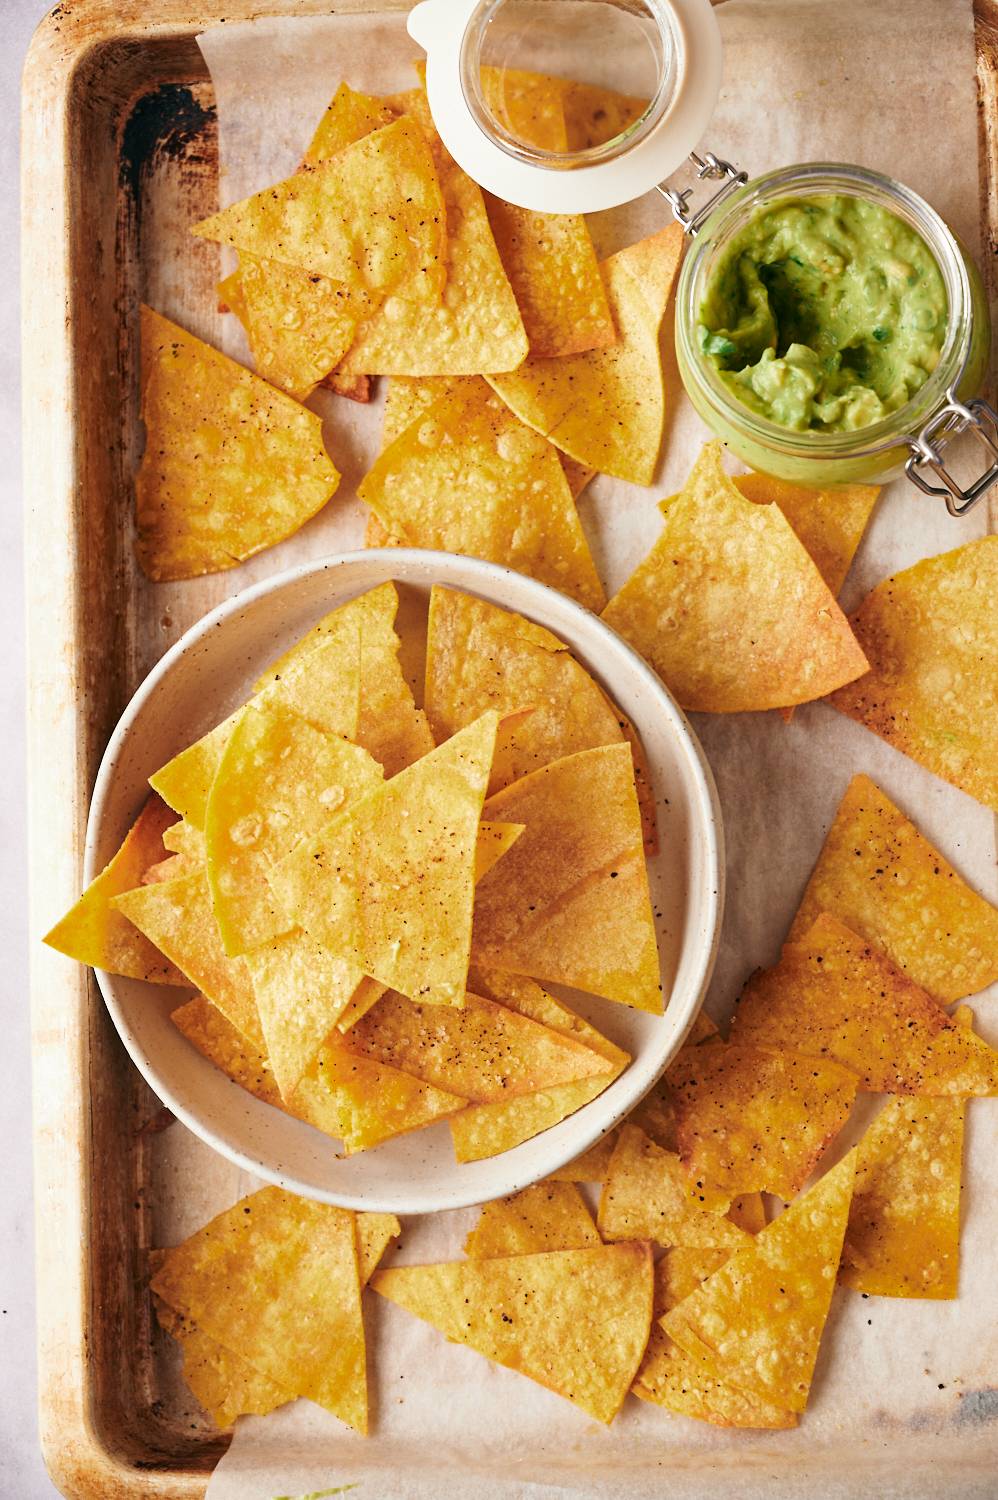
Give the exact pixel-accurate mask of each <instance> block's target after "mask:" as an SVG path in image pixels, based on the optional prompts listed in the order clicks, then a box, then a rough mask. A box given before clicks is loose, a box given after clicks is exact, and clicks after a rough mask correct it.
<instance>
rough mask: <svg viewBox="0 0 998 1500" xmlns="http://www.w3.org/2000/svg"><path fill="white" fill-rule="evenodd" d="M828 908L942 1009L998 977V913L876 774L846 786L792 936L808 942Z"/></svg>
mask: <svg viewBox="0 0 998 1500" xmlns="http://www.w3.org/2000/svg"><path fill="white" fill-rule="evenodd" d="M823 911H827V912H830V913H831V914H832V916H834V917H838V919H839V921H840V922H843V923H845V925H846V926H847V927H850V928H851V929H852V930H853V932H856V933H858V934H859V935H860V936H861V937H865V938H866V939H867V940H868V941H869V942H871V943H874V944H876V946H877V947H878V948H880V949H881V950H882V951H883V952H884V953H886V954H887V956H888V958H890V959H891V960H892V961H893V962H894V963H895V964H896V965H897V966H898V968H899V969H903V970H904V972H905V973H906V974H907V975H908V977H909V978H910V979H913V980H914V981H915V983H916V984H918V985H921V987H922V989H923V990H927V991H928V992H929V994H930V995H932V996H934V998H935V999H936V1000H939V1001H940V1002H941V1003H942V1004H943V1005H949V1004H950V1003H951V1002H952V1001H954V1000H963V999H964V998H965V997H966V996H967V995H973V994H976V993H977V991H978V990H983V989H986V988H987V986H988V985H989V984H993V983H994V981H995V980H996V979H998V910H996V908H995V907H993V906H992V905H991V903H990V902H989V901H985V899H984V897H983V896H979V895H978V894H977V892H976V891H974V890H972V889H971V888H970V886H969V885H967V884H966V882H965V881H964V880H962V879H961V878H960V876H959V875H958V874H957V872H956V870H954V868H953V866H952V865H951V864H950V863H949V862H948V860H946V859H944V857H943V856H942V855H941V854H940V853H939V851H938V849H934V848H933V846H932V845H931V844H930V843H929V841H928V839H926V838H925V837H924V836H923V835H922V834H921V833H920V832H919V831H918V829H917V828H916V827H915V825H914V823H912V822H911V821H910V820H909V819H908V818H906V817H905V815H904V813H903V812H901V810H900V808H897V807H895V806H894V804H893V802H891V800H890V798H889V797H887V795H886V794H885V793H884V792H883V791H882V790H881V789H880V787H878V786H877V785H876V783H875V782H873V781H871V780H870V778H869V776H854V777H853V779H852V780H851V781H850V783H849V785H848V787H847V788H846V792H845V796H844V797H843V798H842V801H841V803H840V804H839V809H838V812H837V813H836V814H835V821H834V823H833V824H832V826H831V828H830V829H829V830H828V836H827V838H826V839H825V842H824V845H823V847H822V850H821V853H820V854H819V856H818V862H817V864H816V865H815V867H814V870H813V871H812V873H811V878H810V880H809V881H808V883H807V889H806V890H805V892H804V895H803V897H802V899H801V904H800V907H799V908H798V911H797V915H796V916H795V917H794V920H793V926H792V927H791V929H790V933H789V935H788V937H787V942H788V943H797V942H800V941H801V939H802V938H803V937H804V935H805V934H806V933H807V932H808V931H809V929H810V928H811V927H812V926H813V925H814V922H815V921H816V920H817V918H818V917H819V916H820V914H821V913H822V912H823Z"/></svg>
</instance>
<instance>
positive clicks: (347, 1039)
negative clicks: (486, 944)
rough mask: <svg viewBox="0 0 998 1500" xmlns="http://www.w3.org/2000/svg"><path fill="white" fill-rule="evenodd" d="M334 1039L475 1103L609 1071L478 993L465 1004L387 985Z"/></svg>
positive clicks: (556, 1034) (585, 1051)
mask: <svg viewBox="0 0 998 1500" xmlns="http://www.w3.org/2000/svg"><path fill="white" fill-rule="evenodd" d="M337 1045H339V1046H340V1047H342V1048H344V1049H345V1050H346V1051H348V1052H351V1053H353V1054H355V1055H357V1056H360V1057H368V1058H371V1059H373V1060H374V1061H376V1062H381V1063H385V1064H387V1065H389V1066H391V1067H394V1068H401V1069H402V1071H403V1072H404V1073H409V1074H411V1075H412V1076H413V1077H414V1078H419V1079H421V1080H422V1081H423V1082H424V1083H431V1084H434V1085H435V1086H436V1087H437V1088H443V1089H448V1090H450V1091H451V1092H453V1093H456V1094H461V1095H463V1096H464V1098H466V1099H469V1100H471V1101H472V1103H475V1104H488V1103H491V1102H493V1101H495V1100H506V1099H514V1098H516V1097H517V1096H518V1095H520V1094H532V1093H534V1092H535V1091H536V1090H538V1089H545V1088H550V1087H552V1086H554V1085H557V1084H563V1083H574V1082H576V1081H578V1080H580V1079H588V1078H593V1077H599V1076H601V1075H607V1074H609V1073H611V1072H612V1071H613V1066H612V1064H611V1063H610V1062H609V1061H608V1060H607V1059H606V1058H605V1057H602V1056H601V1055H600V1054H599V1053H598V1052H595V1051H593V1050H592V1049H591V1048H589V1047H587V1046H586V1045H585V1044H584V1043H582V1042H580V1041H576V1040H575V1039H574V1038H573V1037H569V1036H566V1035H565V1033H564V1032H562V1031H555V1030H553V1029H551V1028H549V1027H546V1026H544V1025H542V1024H541V1023H540V1022H538V1021H534V1020H531V1019H530V1018H529V1017H528V1016H524V1015H521V1014H520V1013H519V1012H518V1011H515V1010H510V1009H508V1008H507V1007H506V1006H504V1005H500V1004H498V1003H497V1002H496V1001H495V1000H489V999H486V998H485V996H483V995H473V994H471V993H469V994H466V995H465V997H464V1004H463V1005H459V1006H457V1005H417V1004H415V1003H414V1002H413V1001H412V1000H408V999H406V997H405V996H404V995H398V994H395V993H393V992H392V991H389V992H388V993H387V994H386V995H383V996H382V997H381V999H380V1000H378V1002H377V1003H376V1004H375V1005H373V1006H372V1007H371V1009H370V1010H369V1011H368V1012H367V1014H366V1015H364V1016H362V1017H361V1018H360V1020H358V1021H355V1022H354V1024H353V1026H351V1028H350V1030H349V1031H348V1032H347V1033H346V1034H345V1035H344V1036H343V1037H342V1038H341V1039H340V1040H339V1041H338V1043H337Z"/></svg>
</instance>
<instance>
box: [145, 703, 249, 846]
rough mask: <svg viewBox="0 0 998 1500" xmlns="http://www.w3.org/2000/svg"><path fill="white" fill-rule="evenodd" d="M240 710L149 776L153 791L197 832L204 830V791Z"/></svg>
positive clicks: (206, 801)
mask: <svg viewBox="0 0 998 1500" xmlns="http://www.w3.org/2000/svg"><path fill="white" fill-rule="evenodd" d="M241 712H242V710H241V709H237V710H236V712H235V713H234V714H230V715H229V717H228V718H227V719H223V720H222V722H221V724H216V725H215V728H214V729H210V730H209V731H208V733H207V734H203V735H202V736H201V738H200V739H199V740H195V742H194V744H193V745H188V746H187V748H186V750H181V751H180V753H179V755H175V756H174V757H173V759H172V760H171V761H168V762H167V764H166V765H165V766H163V767H162V768H161V769H160V770H158V771H157V772H156V773H155V774H154V775H152V776H150V777H149V785H150V786H151V787H152V789H153V791H154V792H158V793H159V795H160V796H161V797H162V799H163V801H164V802H166V803H167V804H168V805H169V806H170V807H172V808H173V809H174V811H175V812H178V813H179V814H180V816H181V818H182V819H183V821H184V822H185V823H186V824H188V825H189V826H190V827H191V828H193V829H194V830H195V831H196V832H198V833H203V831H204V815H205V810H206V808H207V806H208V793H209V792H210V791H211V784H212V782H213V781H214V779H215V772H216V771H217V770H218V767H219V765H220V763H221V760H222V756H223V755H224V754H225V747H226V745H227V744H228V743H229V736H230V735H231V734H232V731H233V729H234V728H235V727H236V722H237V720H238V718H239V715H240V713H241Z"/></svg>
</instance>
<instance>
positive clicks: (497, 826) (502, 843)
mask: <svg viewBox="0 0 998 1500" xmlns="http://www.w3.org/2000/svg"><path fill="white" fill-rule="evenodd" d="M523 828H524V825H523V824H522V823H479V825H478V838H477V839H476V841H475V884H476V885H477V884H478V882H479V881H480V880H481V879H482V877H483V876H485V875H487V874H488V873H489V871H490V870H491V869H492V867H493V865H497V864H498V863H499V861H500V860H501V859H502V857H503V855H504V854H505V853H506V852H507V850H509V849H512V847H513V845H514V844H515V843H516V841H517V839H518V838H519V837H520V834H521V833H522V832H523Z"/></svg>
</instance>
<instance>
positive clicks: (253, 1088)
mask: <svg viewBox="0 0 998 1500" xmlns="http://www.w3.org/2000/svg"><path fill="white" fill-rule="evenodd" d="M170 1020H171V1021H172V1022H173V1024H174V1026H176V1028H177V1030H178V1031H179V1032H181V1034H182V1035H183V1036H185V1037H186V1038H187V1040H188V1041H189V1042H190V1043H191V1045H192V1046H193V1047H196V1048H197V1050H198V1051H199V1052H200V1053H201V1055H202V1057H206V1058H207V1059H208V1061H209V1062H211V1063H214V1065H215V1067H216V1068H220V1069H221V1071H222V1072H223V1073H224V1074H225V1075H226V1076H227V1077H228V1078H231V1079H232V1081H233V1083H238V1084H239V1086H240V1088H244V1089H246V1091H247V1093H250V1094H252V1095H253V1097H254V1099H260V1100H262V1102H263V1103H264V1104H272V1105H273V1106H274V1108H275V1109H282V1110H284V1111H285V1113H287V1114H291V1113H292V1112H293V1111H291V1110H290V1109H288V1107H287V1105H286V1104H284V1102H283V1101H282V1099H281V1091H280V1089H279V1088H278V1087H277V1080H276V1079H275V1077H274V1075H273V1073H272V1072H271V1069H270V1061H269V1059H268V1057H267V1052H266V1047H265V1044H264V1042H263V1039H262V1038H260V1039H259V1040H257V1041H251V1040H250V1038H249V1037H248V1036H246V1035H244V1033H243V1032H241V1031H240V1030H239V1029H238V1027H236V1026H233V1024H232V1022H231V1021H229V1020H227V1019H226V1017H225V1016H224V1015H223V1014H222V1012H221V1011H220V1010H219V1008H218V1006H217V1005H213V1004H212V1003H211V1001H210V1000H206V999H205V997H204V996H203V995H195V996H194V998H193V1000H188V1001H187V1003H186V1005H181V1006H180V1007H179V1008H178V1009H177V1010H175V1011H171V1013H170Z"/></svg>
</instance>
